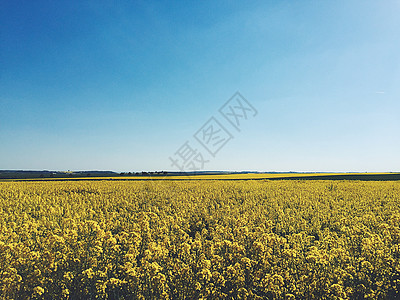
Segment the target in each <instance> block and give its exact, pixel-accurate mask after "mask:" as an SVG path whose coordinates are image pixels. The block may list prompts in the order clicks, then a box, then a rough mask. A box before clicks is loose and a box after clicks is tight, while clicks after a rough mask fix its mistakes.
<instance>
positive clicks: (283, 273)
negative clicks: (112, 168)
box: [0, 180, 400, 299]
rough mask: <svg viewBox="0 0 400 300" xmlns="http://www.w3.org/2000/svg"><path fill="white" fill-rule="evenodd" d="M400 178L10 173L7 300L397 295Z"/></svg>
mask: <svg viewBox="0 0 400 300" xmlns="http://www.w3.org/2000/svg"><path fill="white" fill-rule="evenodd" d="M399 294H400V182H398V181H387V182H376V181H370V182H362V181H289V180H284V181H269V180H259V181H229V180H228V181H216V180H201V181H200V180H199V181H157V182H153V181H91V182H89V181H79V182H67V181H58V182H50V181H43V182H0V298H1V299H36V298H38V299H61V298H64V299H95V298H100V299H101V298H103V299H105V298H108V299H202V298H203V299H220V298H227V299H364V298H367V299H393V298H396V297H398V295H399Z"/></svg>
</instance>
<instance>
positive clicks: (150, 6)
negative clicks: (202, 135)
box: [0, 0, 400, 172]
mask: <svg viewBox="0 0 400 300" xmlns="http://www.w3.org/2000/svg"><path fill="white" fill-rule="evenodd" d="M399 16H400V1H398V0H397V1H390V0H388V1H348V0H346V1H322V0H321V1H236V2H233V1H176V2H175V1H159V2H158V1H41V0H40V1H18V0H17V1H8V0H5V1H1V9H0V19H1V20H0V22H1V24H0V30H1V32H0V43H1V44H0V45H1V48H0V72H1V73H0V76H1V77H0V81H1V83H0V169H29V170H44V169H47V170H114V171H142V170H176V168H175V167H173V166H171V160H170V158H169V157H171V158H173V159H175V158H179V157H177V156H178V155H179V153H180V154H181V151H178V150H179V149H181V150H182V149H183V148H181V147H182V146H183V145H184V143H185V142H186V141H188V145H190V147H191V149H196V150H197V152H196V153H201V154H202V155H203V158H204V160H208V162H207V163H205V165H204V166H203V169H206V170H259V171H361V172H362V171H400V155H399V153H400V134H399V132H400V18H399ZM236 91H239V92H240V93H241V94H242V95H243V96H244V97H245V98H246V99H247V100H248V102H249V103H250V104H251V105H252V106H253V107H254V109H256V110H257V115H256V116H255V117H253V114H251V115H250V114H249V116H248V118H247V119H246V120H245V118H241V124H240V125H241V127H240V132H239V131H238V130H236V129H235V128H234V127H233V126H232V124H230V123H229V122H228V121H227V120H226V119H225V118H224V117H223V116H222V115H221V114H220V113H219V112H218V110H219V109H220V107H221V106H222V105H223V104H224V103H225V102H226V101H227V100H228V99H230V97H231V96H232V95H233V94H234V93H235V92H236ZM213 116H214V118H215V119H216V120H217V121H218V122H220V124H221V125H223V126H224V128H225V129H226V131H228V132H229V133H230V135H231V136H232V139H229V140H227V141H228V142H227V143H226V144H225V145H224V146H223V147H222V148H221V149H220V150H219V151H218V153H217V154H216V155H215V157H212V156H211V155H210V154H209V153H208V152H207V151H206V150H204V148H202V147H203V146H202V145H201V144H200V143H199V141H198V140H196V139H195V137H194V136H193V135H194V134H195V133H196V132H198V130H200V129H201V128H202V126H203V125H204V124H205V123H206V122H207V121H208V120H209V119H210V118H211V117H213ZM176 153H178V154H176ZM187 153H188V152H187ZM192 154H193V153H192ZM193 157H194V156H192V158H193ZM180 158H182V157H181V156H180Z"/></svg>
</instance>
